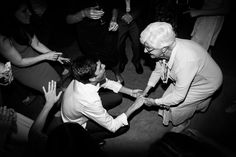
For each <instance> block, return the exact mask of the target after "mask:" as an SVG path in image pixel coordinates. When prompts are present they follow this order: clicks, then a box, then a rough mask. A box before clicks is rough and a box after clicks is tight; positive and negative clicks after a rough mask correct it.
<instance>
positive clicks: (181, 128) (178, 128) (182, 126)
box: [170, 120, 190, 133]
mask: <svg viewBox="0 0 236 157" xmlns="http://www.w3.org/2000/svg"><path fill="white" fill-rule="evenodd" d="M189 125H190V120H187V121H185V122H184V123H182V124H180V125H178V126H175V127H173V128H172V129H171V130H170V131H171V132H175V133H180V132H183V131H184V130H186V129H187V128H188V126H189Z"/></svg>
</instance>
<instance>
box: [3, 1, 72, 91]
mask: <svg viewBox="0 0 236 157" xmlns="http://www.w3.org/2000/svg"><path fill="white" fill-rule="evenodd" d="M27 4H28V3H27V0H18V1H15V0H11V1H8V4H6V5H1V11H3V12H1V13H0V16H1V20H2V21H1V26H0V53H1V55H2V56H3V57H4V58H6V59H7V60H9V61H10V62H11V64H12V72H13V76H14V78H15V79H16V80H18V81H19V82H20V83H22V84H24V85H26V86H28V87H30V88H33V89H35V90H37V91H40V92H43V91H42V86H45V87H47V85H48V82H49V81H51V80H54V81H60V80H61V79H60V75H59V74H58V73H57V72H56V71H55V69H54V68H53V67H52V66H50V64H49V63H48V62H47V61H59V62H60V63H63V62H67V61H69V60H68V59H67V58H63V57H61V54H62V53H59V52H55V51H51V50H50V49H49V48H47V47H46V46H45V45H43V44H42V43H40V42H39V41H38V39H37V37H36V36H35V34H34V30H33V28H32V27H31V25H30V19H31V15H32V13H31V12H30V10H29V7H28V5H27Z"/></svg>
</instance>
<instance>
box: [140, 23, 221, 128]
mask: <svg viewBox="0 0 236 157" xmlns="http://www.w3.org/2000/svg"><path fill="white" fill-rule="evenodd" d="M140 41H141V43H142V44H143V45H144V46H145V50H144V52H145V53H148V54H150V55H151V57H152V58H156V59H158V61H157V62H156V67H155V70H154V71H153V72H152V74H151V76H150V78H149V81H148V83H147V86H146V88H145V90H144V92H143V95H146V94H147V93H148V92H149V90H150V89H151V88H152V87H154V86H155V85H156V84H157V82H158V81H159V79H160V78H161V80H162V82H163V83H167V82H168V81H171V82H170V85H169V86H168V88H167V90H166V91H165V92H164V94H163V96H162V97H161V98H156V99H152V98H146V102H145V103H146V104H147V105H158V106H160V105H163V106H165V108H160V109H159V115H161V116H162V117H163V124H164V125H168V124H169V122H170V121H171V122H172V124H173V125H174V127H173V128H172V131H173V132H181V131H183V130H184V129H185V128H186V127H187V126H188V125H189V124H190V118H191V117H192V116H193V115H194V113H195V112H196V111H201V112H203V111H205V110H206V109H207V107H208V105H209V103H210V100H211V98H212V95H213V94H214V93H215V92H216V90H217V89H219V87H220V86H221V84H222V72H221V69H220V68H219V66H218V65H217V64H216V62H215V61H214V60H213V59H212V58H211V56H210V55H209V54H208V53H207V51H206V50H205V49H204V48H203V47H201V46H200V45H199V44H197V43H196V42H194V41H191V40H186V39H180V38H176V36H175V33H174V31H173V29H172V26H171V25H170V24H168V23H166V22H155V23H151V24H149V25H148V26H147V27H146V28H145V29H144V30H143V32H142V33H141V37H140Z"/></svg>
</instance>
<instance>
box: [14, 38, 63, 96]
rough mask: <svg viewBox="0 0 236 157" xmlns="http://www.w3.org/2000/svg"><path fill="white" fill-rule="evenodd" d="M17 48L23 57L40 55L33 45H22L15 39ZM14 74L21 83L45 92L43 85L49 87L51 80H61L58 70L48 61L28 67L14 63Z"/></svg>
mask: <svg viewBox="0 0 236 157" xmlns="http://www.w3.org/2000/svg"><path fill="white" fill-rule="evenodd" d="M13 45H14V47H15V49H16V50H17V51H18V52H19V53H20V55H21V56H22V58H28V57H35V56H38V55H40V53H38V52H36V51H35V50H34V49H33V48H32V47H31V46H28V45H20V44H18V43H16V42H14V41H13ZM12 72H13V76H14V78H15V79H16V80H18V81H19V82H20V83H22V84H24V85H25V86H27V87H30V88H33V89H35V90H37V91H39V92H43V90H42V87H43V86H44V87H45V89H47V87H48V82H49V81H51V80H54V81H57V82H58V81H59V80H60V76H59V74H58V73H57V72H56V70H55V69H54V68H53V67H52V66H51V65H50V64H49V63H47V62H46V61H42V62H39V63H36V64H33V65H31V66H28V67H17V66H14V65H12Z"/></svg>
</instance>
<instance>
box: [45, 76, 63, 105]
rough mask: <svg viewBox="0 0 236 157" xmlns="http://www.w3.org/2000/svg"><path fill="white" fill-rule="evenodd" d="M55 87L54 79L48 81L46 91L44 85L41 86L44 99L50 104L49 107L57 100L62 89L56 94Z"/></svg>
mask: <svg viewBox="0 0 236 157" xmlns="http://www.w3.org/2000/svg"><path fill="white" fill-rule="evenodd" d="M56 88H57V83H56V81H53V80H52V81H49V82H48V91H46V89H45V87H44V86H43V92H44V96H45V99H46V104H47V105H50V107H52V106H53V104H55V103H56V102H57V101H58V100H59V98H60V96H61V94H62V91H60V92H59V93H58V95H57V94H56Z"/></svg>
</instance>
